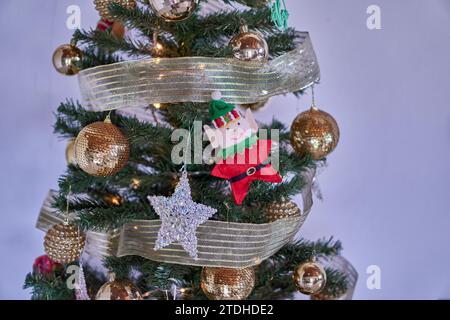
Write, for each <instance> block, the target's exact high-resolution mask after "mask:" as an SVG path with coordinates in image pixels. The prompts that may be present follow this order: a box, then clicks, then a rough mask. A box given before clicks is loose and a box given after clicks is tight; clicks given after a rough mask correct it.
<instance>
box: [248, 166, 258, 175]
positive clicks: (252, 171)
mask: <svg viewBox="0 0 450 320" xmlns="http://www.w3.org/2000/svg"><path fill="white" fill-rule="evenodd" d="M255 173H256V168H255V167H251V168H248V169H247V176H252V175H254V174H255Z"/></svg>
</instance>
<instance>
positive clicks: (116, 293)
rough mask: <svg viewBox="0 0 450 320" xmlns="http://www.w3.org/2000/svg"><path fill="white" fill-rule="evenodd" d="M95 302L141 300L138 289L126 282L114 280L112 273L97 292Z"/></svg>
mask: <svg viewBox="0 0 450 320" xmlns="http://www.w3.org/2000/svg"><path fill="white" fill-rule="evenodd" d="M95 300H143V298H142V294H141V292H140V291H139V289H138V288H137V287H136V286H135V285H134V284H133V283H132V282H131V281H128V280H116V276H115V274H114V273H111V274H110V275H109V281H108V282H107V283H105V284H104V285H103V286H101V288H100V289H99V290H98V292H97V295H96V296H95Z"/></svg>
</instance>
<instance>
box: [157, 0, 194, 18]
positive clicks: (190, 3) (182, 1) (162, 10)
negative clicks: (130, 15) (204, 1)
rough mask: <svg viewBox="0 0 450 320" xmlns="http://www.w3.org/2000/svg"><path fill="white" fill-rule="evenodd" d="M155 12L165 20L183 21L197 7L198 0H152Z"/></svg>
mask: <svg viewBox="0 0 450 320" xmlns="http://www.w3.org/2000/svg"><path fill="white" fill-rule="evenodd" d="M149 3H150V6H151V7H152V9H153V11H154V12H155V14H156V15H157V16H158V17H160V18H162V19H164V20H165V21H168V22H171V21H182V20H185V19H187V18H189V17H190V16H191V15H192V14H193V13H194V12H195V9H197V4H198V0H150V1H149Z"/></svg>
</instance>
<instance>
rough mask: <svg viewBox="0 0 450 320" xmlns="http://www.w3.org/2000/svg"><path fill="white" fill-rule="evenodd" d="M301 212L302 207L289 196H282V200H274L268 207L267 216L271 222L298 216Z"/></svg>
mask: <svg viewBox="0 0 450 320" xmlns="http://www.w3.org/2000/svg"><path fill="white" fill-rule="evenodd" d="M301 214H302V212H301V210H300V208H299V207H298V206H297V205H296V204H295V203H294V202H293V201H291V200H289V199H287V198H282V199H281V200H280V201H277V202H273V203H271V204H269V205H268V206H267V208H266V216H267V220H269V222H274V221H277V220H279V219H284V218H289V217H297V216H300V215H301Z"/></svg>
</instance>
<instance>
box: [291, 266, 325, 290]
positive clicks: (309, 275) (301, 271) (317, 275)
mask: <svg viewBox="0 0 450 320" xmlns="http://www.w3.org/2000/svg"><path fill="white" fill-rule="evenodd" d="M292 279H293V281H294V284H295V286H296V287H297V289H298V291H300V292H301V293H303V294H307V295H312V294H318V293H320V292H321V291H322V290H323V289H324V288H325V285H326V283H327V274H326V272H325V269H324V268H323V267H322V265H321V264H319V263H317V262H314V261H309V262H305V263H302V264H300V265H299V266H298V267H297V268H296V269H295V271H294V275H293V276H292Z"/></svg>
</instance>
